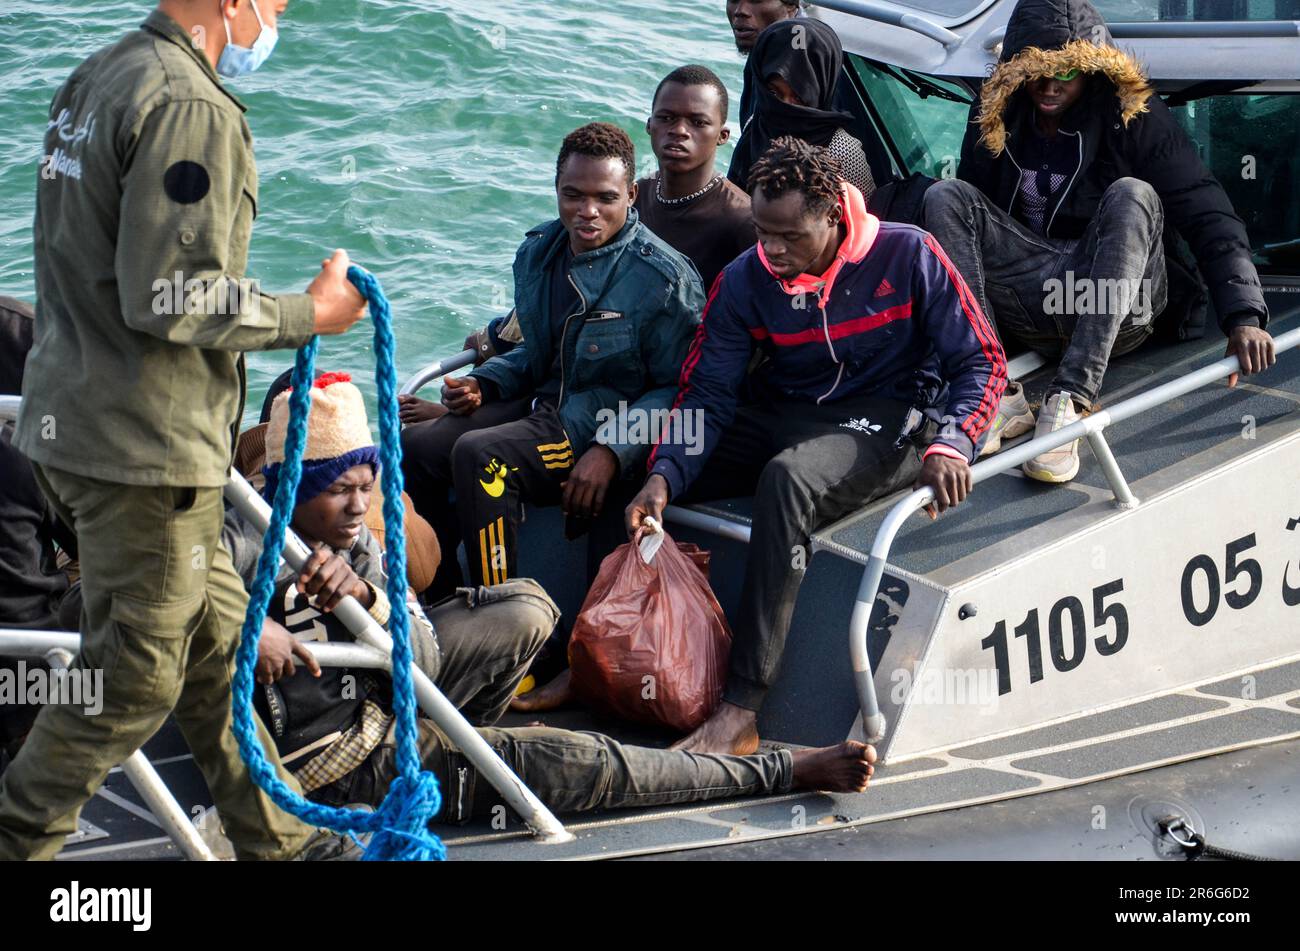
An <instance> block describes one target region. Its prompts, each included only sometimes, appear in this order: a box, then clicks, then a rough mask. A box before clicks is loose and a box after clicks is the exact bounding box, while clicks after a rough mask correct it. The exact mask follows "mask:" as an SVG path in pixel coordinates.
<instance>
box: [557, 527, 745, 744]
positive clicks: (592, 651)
mask: <svg viewBox="0 0 1300 951" xmlns="http://www.w3.org/2000/svg"><path fill="white" fill-rule="evenodd" d="M683 548H684V549H686V550H685V551H683ZM707 575H708V552H702V551H700V549H698V548H696V546H694V545H684V546H679V545H677V544H674V543H673V541H672V539H671V538H669V537H665V539H664V543H663V545H662V546H661V547H660V548H659V551H658V553H657V554H656V555H655V556H654V559H653V560H652V561H651V562H650V564H648V565H647V564H646V563H645V562H644V561H643V560H642V558H641V554H640V552H639V551H638V549H637V547H636V545H635V544H634V543H628V544H625V545H620V546H619V547H618V548H617V549H615V550H614V552H613V553H612V554H611V555H610V556H609V557H608V558H606V559H605V560H604V562H602V563H601V566H600V572H599V574H597V575H596V581H595V583H594V584H593V585H592V586H591V590H590V591H589V592H587V599H586V601H584V602H583V605H582V610H581V611H580V612H579V614H578V619H577V621H576V622H575V623H574V625H573V636H572V637H571V638H570V640H569V668H570V671H571V683H572V685H573V690H574V692H575V693H576V694H577V696H578V697H579V698H580V699H582V700H583V701H585V702H586V703H587V704H588V705H590V706H592V707H595V708H598V709H601V710H604V711H606V712H608V713H612V714H614V715H615V716H619V717H623V718H625V719H628V720H634V721H637V722H640V723H653V724H658V725H663V726H667V727H671V728H672V729H674V730H678V731H681V732H683V733H688V732H690V731H691V730H694V729H695V728H696V727H697V726H699V725H700V724H701V723H703V722H704V721H705V720H706V719H708V717H709V715H710V714H711V713H713V711H714V709H715V708H716V707H717V706H718V703H719V702H720V701H721V699H722V687H723V683H724V681H725V680H726V676H727V657H728V655H729V654H730V653H731V629H730V628H729V627H728V626H727V619H726V617H725V616H724V615H723V613H722V606H721V605H720V604H718V599H717V598H716V597H714V595H713V590H712V589H711V588H710V587H709V582H708V576H707Z"/></svg>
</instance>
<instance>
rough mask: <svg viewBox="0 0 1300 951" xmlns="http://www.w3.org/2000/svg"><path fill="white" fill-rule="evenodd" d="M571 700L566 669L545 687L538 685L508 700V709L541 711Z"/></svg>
mask: <svg viewBox="0 0 1300 951" xmlns="http://www.w3.org/2000/svg"><path fill="white" fill-rule="evenodd" d="M572 700H573V689H572V688H571V687H570V686H569V672H568V671H567V670H566V671H564V672H563V673H561V674H560V675H559V676H557V677H556V678H555V679H554V680H552V681H551V682H550V683H549V684H547V685H546V686H545V687H538V688H537V689H536V690H530V691H528V693H525V694H522V695H520V696H518V697H515V698H514V699H513V700H511V701H510V709H511V710H514V711H515V712H516V713H541V712H542V711H543V710H556V709H559V708H560V707H562V706H564V705H565V704H566V703H570V702H572Z"/></svg>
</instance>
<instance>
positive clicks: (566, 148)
mask: <svg viewBox="0 0 1300 951" xmlns="http://www.w3.org/2000/svg"><path fill="white" fill-rule="evenodd" d="M570 155H585V156H587V157H588V158H597V159H602V158H616V159H618V160H619V161H621V162H622V163H623V167H624V168H625V169H626V170H627V184H628V186H629V187H631V185H632V183H633V182H634V181H635V180H636V179H635V175H636V150H635V149H634V148H633V146H632V140H631V139H630V138H628V134H627V133H626V132H624V131H623V130H622V129H620V128H619V127H618V126H616V125H611V124H610V123H608V122H589V123H588V124H587V125H584V126H582V128H580V129H574V130H573V131H572V132H570V133H569V134H568V135H566V136H565V137H564V144H563V145H561V146H560V156H559V158H557V159H556V160H555V181H556V184H558V183H559V181H560V173H561V172H562V171H564V163H565V162H567V161H568V160H569V156H570Z"/></svg>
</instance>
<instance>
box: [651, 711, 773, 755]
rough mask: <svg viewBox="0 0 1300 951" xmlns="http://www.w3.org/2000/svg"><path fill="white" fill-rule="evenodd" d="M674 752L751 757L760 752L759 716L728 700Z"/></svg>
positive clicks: (673, 747)
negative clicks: (751, 754)
mask: <svg viewBox="0 0 1300 951" xmlns="http://www.w3.org/2000/svg"><path fill="white" fill-rule="evenodd" d="M672 749H675V750H685V751H686V752H687V753H733V754H735V755H736V756H748V755H749V754H750V753H757V752H758V714H757V713H755V712H754V711H753V710H746V709H745V708H744V707H738V706H736V705H735V704H734V703H727V702H726V701H725V700H724V701H723V702H722V703H721V704H719V706H718V709H716V710H714V711H713V716H711V717H709V718H708V719H707V720H705V721H704V722H703V723H701V724H700V725H699V726H698V727H696V728H695V732H694V733H692V734H691V735H690V736H685V737H682V738H681V739H680V740H678V741H677V742H676V743H674V744H673V745H672Z"/></svg>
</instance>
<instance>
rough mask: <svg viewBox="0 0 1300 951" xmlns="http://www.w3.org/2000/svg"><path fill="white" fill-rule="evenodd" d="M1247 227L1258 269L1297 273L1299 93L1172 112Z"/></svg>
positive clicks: (1216, 100)
mask: <svg viewBox="0 0 1300 951" xmlns="http://www.w3.org/2000/svg"><path fill="white" fill-rule="evenodd" d="M1173 114H1174V116H1175V118H1177V120H1178V123H1179V124H1180V125H1181V126H1182V127H1183V131H1184V132H1186V133H1187V134H1188V136H1190V137H1191V139H1192V141H1193V142H1195V143H1196V144H1197V148H1198V149H1199V151H1200V153H1201V159H1202V160H1203V161H1204V162H1205V164H1206V165H1208V166H1209V167H1210V170H1211V171H1213V172H1214V175H1215V177H1216V178H1217V179H1218V180H1219V182H1220V183H1221V184H1222V185H1223V189H1224V191H1226V192H1227V193H1228V197H1229V198H1230V199H1231V200H1232V205H1233V208H1234V209H1235V210H1236V212H1237V214H1238V215H1239V216H1240V217H1241V219H1242V221H1244V222H1245V223H1246V231H1247V234H1248V235H1249V237H1250V245H1251V248H1252V250H1253V251H1254V256H1255V263H1256V264H1257V265H1258V266H1259V267H1260V269H1261V270H1263V271H1266V272H1267V271H1282V270H1285V271H1288V272H1291V273H1294V272H1295V271H1296V270H1297V269H1298V268H1300V194H1298V189H1300V95H1246V94H1234V95H1226V96H1210V97H1207V98H1205V99H1194V100H1192V101H1191V102H1189V103H1187V104H1186V105H1183V106H1179V107H1177V108H1175V109H1174V110H1173Z"/></svg>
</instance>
